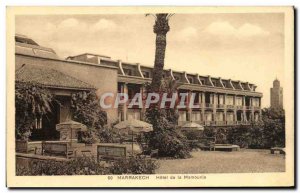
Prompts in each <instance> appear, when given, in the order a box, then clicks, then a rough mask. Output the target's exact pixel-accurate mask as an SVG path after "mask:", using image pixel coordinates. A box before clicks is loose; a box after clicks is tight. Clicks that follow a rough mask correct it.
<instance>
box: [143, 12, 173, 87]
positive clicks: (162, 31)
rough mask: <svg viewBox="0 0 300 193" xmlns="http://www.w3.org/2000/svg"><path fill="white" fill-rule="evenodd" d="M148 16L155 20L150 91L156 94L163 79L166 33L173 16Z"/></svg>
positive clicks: (160, 14) (165, 14)
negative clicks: (153, 58)
mask: <svg viewBox="0 0 300 193" xmlns="http://www.w3.org/2000/svg"><path fill="white" fill-rule="evenodd" d="M148 15H151V16H153V17H154V18H155V24H154V27H153V32H154V33H155V34H156V43H155V46H156V49H155V61H154V69H153V78H152V82H151V88H152V91H154V92H158V91H159V89H160V86H161V79H162V77H163V68H164V63H165V52H166V45H167V33H168V31H169V30H170V26H169V19H170V17H171V16H172V15H173V14H169V13H159V14H147V15H146V16H148Z"/></svg>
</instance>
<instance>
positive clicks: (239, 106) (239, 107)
mask: <svg viewBox="0 0 300 193" xmlns="http://www.w3.org/2000/svg"><path fill="white" fill-rule="evenodd" d="M243 108H244V107H243V106H242V105H236V109H237V110H243Z"/></svg>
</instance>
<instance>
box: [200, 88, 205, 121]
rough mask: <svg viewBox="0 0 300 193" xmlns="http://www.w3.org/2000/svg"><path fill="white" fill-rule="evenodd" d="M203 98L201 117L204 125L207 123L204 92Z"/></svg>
mask: <svg viewBox="0 0 300 193" xmlns="http://www.w3.org/2000/svg"><path fill="white" fill-rule="evenodd" d="M201 96H202V100H201V117H202V121H203V123H204V122H205V93H204V92H202V93H201Z"/></svg>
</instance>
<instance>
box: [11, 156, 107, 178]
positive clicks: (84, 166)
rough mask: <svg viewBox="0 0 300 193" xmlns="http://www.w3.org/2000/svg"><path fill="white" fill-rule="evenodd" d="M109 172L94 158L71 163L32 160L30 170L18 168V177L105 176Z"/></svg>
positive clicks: (76, 160)
mask: <svg viewBox="0 0 300 193" xmlns="http://www.w3.org/2000/svg"><path fill="white" fill-rule="evenodd" d="M107 173H108V171H107V169H106V168H104V167H103V166H101V165H100V164H98V163H97V162H96V161H95V158H93V157H80V158H76V159H73V160H70V161H53V160H32V161H31V162H30V166H29V168H24V167H17V170H16V175H17V176H40V175H104V174H107Z"/></svg>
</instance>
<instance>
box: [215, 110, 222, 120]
mask: <svg viewBox="0 0 300 193" xmlns="http://www.w3.org/2000/svg"><path fill="white" fill-rule="evenodd" d="M223 118H224V113H223V112H217V114H216V121H223V120H224V119H223Z"/></svg>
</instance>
